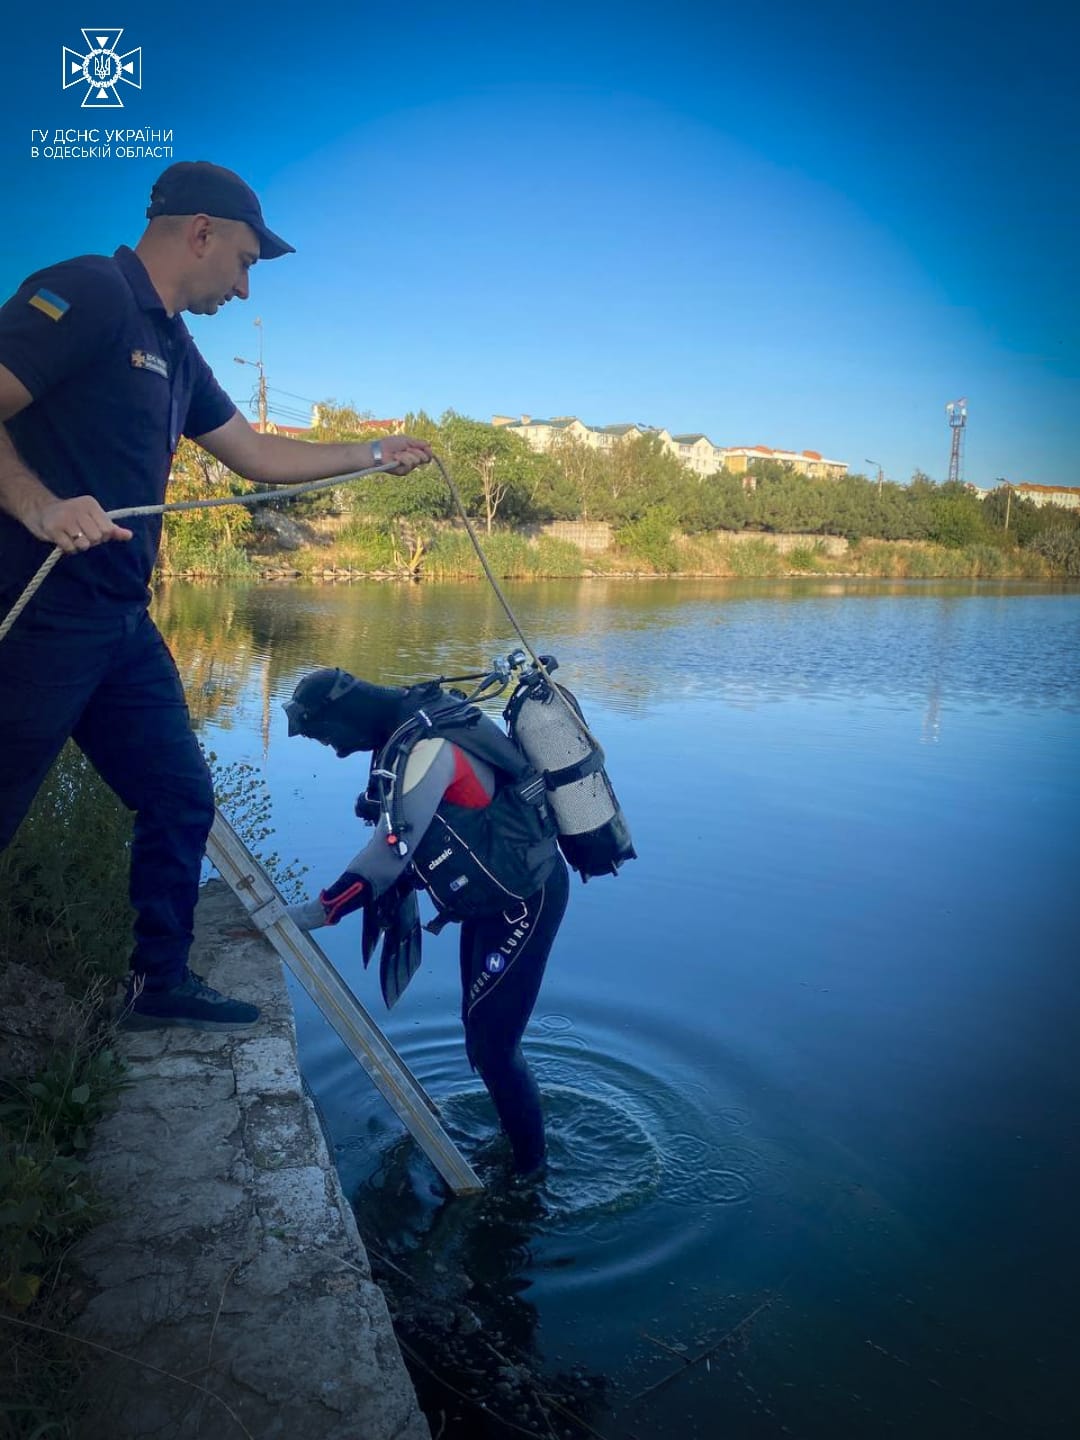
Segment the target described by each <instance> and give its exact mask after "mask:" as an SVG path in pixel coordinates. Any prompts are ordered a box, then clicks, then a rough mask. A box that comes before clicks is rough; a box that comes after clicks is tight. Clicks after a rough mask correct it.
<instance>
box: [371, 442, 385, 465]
mask: <svg viewBox="0 0 1080 1440" xmlns="http://www.w3.org/2000/svg"><path fill="white" fill-rule="evenodd" d="M371 463H372V465H381V464H382V463H383V453H382V441H381V440H372V442H371Z"/></svg>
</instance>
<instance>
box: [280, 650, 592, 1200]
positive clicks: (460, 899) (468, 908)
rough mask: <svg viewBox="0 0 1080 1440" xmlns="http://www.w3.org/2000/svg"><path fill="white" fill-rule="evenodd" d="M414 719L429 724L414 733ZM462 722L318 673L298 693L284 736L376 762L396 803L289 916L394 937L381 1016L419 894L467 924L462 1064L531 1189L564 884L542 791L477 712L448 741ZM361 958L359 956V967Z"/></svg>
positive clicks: (408, 965) (435, 696)
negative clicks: (542, 1005)
mask: <svg viewBox="0 0 1080 1440" xmlns="http://www.w3.org/2000/svg"><path fill="white" fill-rule="evenodd" d="M418 690H422V691H423V692H426V693H421V694H419V695H418V693H417V691H418ZM421 707H422V708H423V711H424V715H425V717H426V718H425V719H424V720H423V722H422V724H421V725H419V726H418V727H416V728H415V729H414V730H412V731H410V726H409V723H408V722H409V721H410V719H411V718H412V717H413V716H414V715H417V714H418V713H419V712H420V708H421ZM440 707H446V708H445V709H440ZM465 708H466V707H464V706H462V705H459V706H456V707H455V706H454V705H453V703H452V702H450V703H449V704H448V697H446V696H443V695H441V693H440V692H438V688H437V687H435V686H433V687H417V690H399V689H392V688H389V687H385V686H381V685H370V684H368V683H367V682H366V681H363V680H357V679H356V678H354V677H353V676H352V675H349V674H348V673H346V672H345V671H342V670H317V671H315V672H314V673H313V674H312V675H309V676H307V677H306V678H305V679H304V680H302V681H301V682H300V684H299V685H298V686H297V687H296V691H295V693H294V695H293V698H292V700H290V701H289V702H288V704H287V705H286V706H285V710H286V713H287V715H288V717H289V734H290V735H306V736H308V737H309V738H310V739H313V740H319V741H321V742H322V743H323V744H325V745H330V746H332V747H333V749H334V750H335V751H336V753H337V754H338V755H339V756H342V757H344V756H346V755H351V754H353V753H355V752H357V751H372V752H374V753H375V755H376V757H377V759H376V761H375V764H374V771H375V772H376V773H383V772H386V771H387V767H394V768H395V769H396V770H397V772H398V774H399V779H398V781H397V785H396V790H397V792H398V793H397V797H396V800H395V801H394V802H393V803H390V802H388V801H387V799H386V796H385V793H384V794H383V797H382V800H381V801H380V803H379V804H377V805H376V806H375V807H374V809H373V810H372V811H371V813H370V815H369V817H368V818H370V819H372V820H376V819H377V823H376V827H375V833H374V835H373V836H372V838H371V840H370V842H369V843H368V844H367V845H366V846H365V847H364V848H363V849H362V850H361V851H360V852H359V854H357V855H355V856H354V857H353V859H352V860H350V861H349V863H348V865H347V866H346V868H345V870H344V872H343V873H342V874H341V875H340V876H339V877H338V879H337V880H335V882H334V883H333V884H332V885H330V886H328V887H327V889H325V890H324V891H322V893H321V894H320V895H319V897H318V898H317V899H312V900H306V901H303V902H302V903H300V904H298V905H294V906H292V907H291V908H290V912H289V913H290V914H291V916H292V918H293V919H294V920H295V921H296V923H297V924H298V925H299V926H300V928H301V929H303V930H313V929H316V928H317V927H319V926H322V925H336V924H337V922H338V921H339V920H340V919H341V918H342V917H343V916H344V915H348V914H349V913H351V912H352V911H354V910H358V909H363V910H364V911H365V922H366V925H365V928H366V929H367V930H368V931H369V933H370V930H371V923H372V916H373V915H375V914H377V915H379V917H380V918H379V922H378V923H379V924H381V925H382V926H383V927H384V928H385V929H386V930H387V931H388V932H389V940H388V944H389V960H390V963H389V964H388V963H387V945H386V944H384V950H383V961H384V963H383V968H382V980H383V993H384V995H385V997H386V1000H387V1003H388V1004H393V1003H394V1002H395V1001H396V1000H397V998H398V996H399V995H400V993H401V990H402V989H404V986H405V985H406V984H407V983H408V979H409V977H410V975H411V974H412V973H413V970H414V969H415V966H416V965H417V964H418V963H419V925H418V921H417V920H416V911H415V896H414V884H415V883H416V882H419V883H421V884H422V885H423V886H424V888H426V889H427V891H428V893H429V895H430V896H431V898H432V900H433V901H434V902H435V904H436V906H437V908H438V909H439V911H440V924H441V923H445V921H446V920H460V921H462V929H461V947H460V961H461V995H462V1009H461V1018H462V1023H463V1025H464V1026H465V1046H466V1051H467V1053H468V1057H469V1061H470V1063H471V1064H472V1065H473V1066H474V1067H475V1069H476V1070H478V1071H479V1073H480V1077H481V1079H482V1080H483V1082H484V1084H485V1086H486V1087H487V1090H488V1094H489V1095H490V1096H491V1098H492V1101H493V1102H494V1105H495V1109H496V1111H497V1113H498V1116H499V1121H500V1124H501V1125H502V1128H503V1130H504V1132H505V1133H506V1136H507V1138H508V1139H509V1141H510V1146H511V1150H512V1152H513V1163H514V1169H515V1171H517V1172H518V1173H519V1174H523V1175H527V1174H531V1173H533V1172H535V1171H537V1170H539V1168H540V1167H541V1166H542V1164H543V1161H544V1120H543V1114H542V1111H541V1107H540V1096H539V1092H538V1090H537V1087H536V1081H535V1080H534V1078H533V1075H532V1072H531V1071H530V1069H529V1067H528V1064H527V1063H526V1061H525V1057H524V1055H523V1053H522V1049H521V1038H522V1035H523V1034H524V1032H525V1026H526V1025H527V1024H528V1020H529V1016H530V1015H531V1014H532V1010H533V1006H534V1005H535V1004H536V997H537V995H538V994H539V991H540V982H541V981H542V979H543V976H544V969H545V966H546V964H547V958H548V954H549V952H550V950H551V946H552V944H553V942H554V940H555V935H556V933H557V931H558V928H559V923H560V921H561V920H562V917H563V914H564V912H565V910H566V902H567V896H568V893H569V879H568V875H567V869H566V865H565V863H564V861H563V859H562V856H561V855H560V854H559V850H558V847H557V845H556V843H555V828H554V823H553V822H552V821H551V820H550V817H549V816H548V813H547V807H546V802H545V800H544V798H543V796H544V784H543V781H542V780H540V779H539V778H538V777H537V776H536V775H535V772H533V771H531V770H529V769H528V766H527V764H526V762H525V761H524V759H523V758H522V757H521V756H520V755H518V754H517V752H516V751H515V750H514V747H513V746H512V745H511V743H510V741H509V740H508V739H507V738H506V736H505V735H504V734H503V733H502V731H501V730H499V727H498V726H497V725H495V724H494V723H493V722H492V721H491V720H489V719H488V718H487V717H486V716H480V715H477V714H476V712H475V711H473V712H472V715H473V720H472V721H471V723H457V725H456V728H455V723H454V722H461V721H462V712H464V710H465ZM446 716H449V717H450V719H451V722H452V723H451V724H450V725H449V726H447V725H446V724H445V717H446ZM440 732H441V733H440ZM417 734H419V738H417ZM388 742H389V743H388ZM395 743H396V744H397V745H398V747H399V748H398V750H397V751H395V748H394V746H395ZM400 747H406V748H400ZM485 756H486V757H487V758H484V757H485ZM519 796H521V797H524V798H520V799H519ZM363 808H364V805H363V803H362V804H361V809H363ZM403 915H404V918H402V917H403ZM429 928H431V927H429ZM373 946H374V936H373V935H372V936H371V939H370V947H371V948H373ZM369 954H370V949H369V946H368V945H367V944H366V945H365V960H366V959H367V958H368V955H369Z"/></svg>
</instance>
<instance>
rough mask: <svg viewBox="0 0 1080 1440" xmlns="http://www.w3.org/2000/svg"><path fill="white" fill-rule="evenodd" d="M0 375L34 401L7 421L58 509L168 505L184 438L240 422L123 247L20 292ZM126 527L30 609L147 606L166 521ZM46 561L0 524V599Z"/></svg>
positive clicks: (0, 326)
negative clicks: (76, 504)
mask: <svg viewBox="0 0 1080 1440" xmlns="http://www.w3.org/2000/svg"><path fill="white" fill-rule="evenodd" d="M0 364H2V365H6V366H7V368H8V369H9V370H10V371H11V372H12V374H13V375H15V376H17V377H18V379H19V380H20V381H21V382H22V383H23V384H24V385H25V386H26V388H27V390H29V391H30V394H31V395H32V396H33V397H34V400H33V404H31V405H28V406H27V407H26V409H25V410H22V411H20V412H19V414H18V415H15V416H13V417H12V418H11V419H10V420H8V421H7V430H8V433H9V435H10V436H11V439H12V441H13V443H14V445H15V449H16V450H17V451H18V453H19V455H20V457H21V458H22V460H23V461H24V462H25V463H26V464H27V465H28V466H29V467H30V469H31V470H33V471H34V473H35V474H36V475H37V476H38V477H39V478H40V479H41V480H42V481H43V482H44V484H45V485H47V486H48V488H49V489H50V490H51V491H52V492H53V493H54V494H55V495H56V496H58V497H59V498H60V499H69V498H70V497H71V496H74V495H93V496H94V497H95V498H96V499H97V500H98V501H99V502H100V504H101V506H102V508H103V509H105V510H115V509H119V508H121V507H122V506H127V505H160V504H161V503H162V501H163V500H164V498H165V485H166V482H167V480H168V477H169V468H170V466H171V463H172V456H173V451H174V450H175V449H176V444H177V441H178V440H179V438H180V436H181V435H189V436H197V435H206V434H208V433H209V432H210V431H211V430H216V429H217V428H218V427H219V426H220V425H224V424H225V422H226V421H227V420H228V419H230V418H231V416H232V415H233V414H234V413H235V409H236V407H235V406H234V405H233V403H232V401H231V400H230V399H229V397H228V396H227V395H226V394H225V392H224V391H223V390H222V388H221V386H220V385H218V383H217V381H216V380H215V379H214V377H213V374H212V373H211V371H210V367H209V366H208V365H207V363H206V361H205V360H204V359H203V358H202V356H201V355H200V354H199V352H198V350H197V349H196V348H195V342H194V341H193V340H192V338H191V336H190V334H189V333H188V329H187V326H186V325H185V324H184V322H183V321H182V320H181V319H180V317H179V316H178V315H174V316H171V317H170V316H169V315H167V314H166V313H165V307H164V306H163V305H162V303H161V298H160V296H159V295H158V293H157V291H156V290H155V289H154V287H153V285H152V284H151V282H150V277H149V276H148V275H147V273H146V269H145V267H144V266H143V263H142V261H141V260H140V259H139V258H138V256H137V255H136V254H135V252H134V251H133V250H129V249H128V248H127V246H121V247H120V249H119V250H117V252H116V254H115V255H113V256H111V257H109V256H107V255H82V256H80V257H79V258H78V259H76V260H66V261H64V262H63V263H61V264H59V265H53V266H50V267H49V268H48V269H47V270H39V271H38V272H37V273H36V274H35V275H31V276H30V278H29V279H28V280H26V281H24V282H23V284H22V285H21V286H20V287H19V289H18V291H17V292H16V294H15V295H14V296H13V297H12V298H11V299H10V300H9V301H8V302H7V304H6V305H4V306H3V307H2V308H0ZM120 523H121V524H123V525H126V526H127V527H128V528H130V529H131V530H133V531H134V532H135V534H134V538H133V539H132V540H130V541H126V542H125V541H111V542H110V543H108V544H106V545H96V546H94V548H93V549H91V550H88V551H86V552H85V553H83V554H79V555H71V556H68V557H66V558H65V559H63V560H61V561H60V562H59V564H58V565H57V566H56V567H55V569H54V570H53V571H52V573H51V574H50V575H49V577H48V579H47V580H46V581H45V584H44V585H43V586H42V588H41V589H40V590H39V591H38V594H37V595H36V597H35V599H34V602H33V603H34V606H35V608H38V607H40V608H43V609H48V610H61V611H71V610H79V611H85V610H86V609H87V608H88V607H91V608H94V609H96V608H98V607H112V606H116V605H122V606H124V605H128V604H131V605H145V603H146V601H147V598H148V595H149V591H148V588H147V586H148V582H149V580H150V573H151V571H152V569H153V566H154V560H155V559H156V557H157V550H158V543H159V541H160V538H161V517H160V515H152V516H138V517H135V518H133V519H131V520H124V521H121V522H120ZM51 548H52V547H51V546H50V545H48V544H46V543H44V542H43V541H39V540H35V539H34V537H33V536H32V535H31V534H30V532H29V531H28V530H27V529H26V528H25V526H23V525H22V524H20V523H19V522H18V521H17V520H15V519H13V518H12V517H11V516H10V515H7V514H5V513H3V512H0V596H2V597H3V599H4V600H6V601H7V602H8V603H9V604H10V603H11V602H12V601H13V600H14V599H15V598H16V597H17V595H18V594H19V593H20V592H21V590H22V588H23V586H24V585H25V584H26V582H27V581H28V580H29V578H30V576H31V575H32V574H33V573H34V571H35V570H36V569H37V567H38V566H39V565H40V564H41V562H42V560H44V559H45V557H46V555H48V553H49V551H50V549H51Z"/></svg>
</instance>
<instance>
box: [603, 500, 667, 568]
mask: <svg viewBox="0 0 1080 1440" xmlns="http://www.w3.org/2000/svg"><path fill="white" fill-rule="evenodd" d="M675 526H676V518H675V512H674V511H673V510H672V509H671V507H670V506H668V505H654V506H652V507H651V508H650V509H648V510H646V511H645V513H644V515H642V516H641V517H640V519H637V520H631V521H630V522H629V523H628V524H626V525H623V526H620V528H619V529H618V530H617V531H616V532H615V543H616V544H617V545H618V547H619V549H620V550H624V551H626V552H627V553H628V554H630V555H633V556H637V557H640V558H641V559H643V560H646V561H648V563H649V565H651V566H652V568H653V569H654V570H655V571H657V572H658V573H659V574H662V575H673V574H675V573H676V572H677V571H678V570H679V551H678V547H677V545H676V544H675Z"/></svg>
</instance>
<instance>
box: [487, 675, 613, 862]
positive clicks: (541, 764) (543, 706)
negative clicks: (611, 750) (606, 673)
mask: <svg viewBox="0 0 1080 1440" xmlns="http://www.w3.org/2000/svg"><path fill="white" fill-rule="evenodd" d="M519 653H520V652H519ZM511 658H513V659H516V656H515V657H511ZM521 658H522V659H524V656H522V657H521ZM540 660H541V661H542V663H543V665H544V667H545V668H546V669H547V671H548V672H549V673H550V672H551V671H552V670H554V669H556V668H557V666H558V661H557V660H555V658H554V657H553V656H550V655H541V656H540ZM556 690H558V692H559V693H558V695H556V694H555V691H556ZM559 696H561V697H562V699H560V698H559ZM564 702H565V703H564ZM503 718H504V719H505V720H506V724H507V729H508V731H509V734H510V738H511V740H513V741H514V743H515V744H516V745H517V746H518V748H519V749H520V750H521V752H522V754H523V755H524V756H525V758H526V759H527V760H528V762H529V764H530V765H532V766H533V768H534V769H536V770H538V771H540V773H541V774H542V775H543V777H544V782H545V784H546V786H547V790H548V803H549V805H550V807H551V812H552V814H553V815H554V817H555V823H556V825H557V826H558V829H559V848H560V849H561V850H562V852H563V855H564V856H565V857H566V860H567V862H568V863H569V864H570V865H571V866H572V867H573V868H574V869H575V870H576V871H577V872H578V874H579V875H580V876H581V878H582V880H583V881H587V880H588V879H589V877H590V876H591V875H615V874H617V873H618V869H619V866H620V865H621V864H622V863H623V861H624V860H634V859H636V858H637V852H636V851H635V850H634V844H633V841H632V840H631V838H630V828H629V826H628V825H627V823H626V817H625V816H624V815H623V812H622V810H621V809H620V807H619V802H618V800H617V798H616V796H615V791H614V790H613V789H612V785H611V781H610V780H609V779H608V777H607V773H606V771H605V770H604V752H603V750H601V748H600V746H599V745H598V744H597V743H596V741H595V740H594V739H593V737H592V736H591V735H590V734H589V730H588V727H587V725H586V724H585V716H584V715H583V714H582V710H581V706H580V705H579V704H578V702H577V700H576V699H575V698H574V696H573V695H572V694H571V693H570V691H569V690H567V689H566V687H565V686H564V685H558V686H556V685H555V682H554V681H550V680H548V679H547V678H546V676H545V675H544V674H543V673H542V672H541V671H540V670H539V669H538V668H537V667H536V666H535V665H533V666H532V667H531V668H530V669H529V670H527V671H525V672H524V673H523V674H522V675H521V676H520V678H519V680H518V684H517V688H516V689H515V691H514V693H513V695H512V696H511V697H510V701H509V703H508V705H507V706H506V709H505V710H504V711H503Z"/></svg>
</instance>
